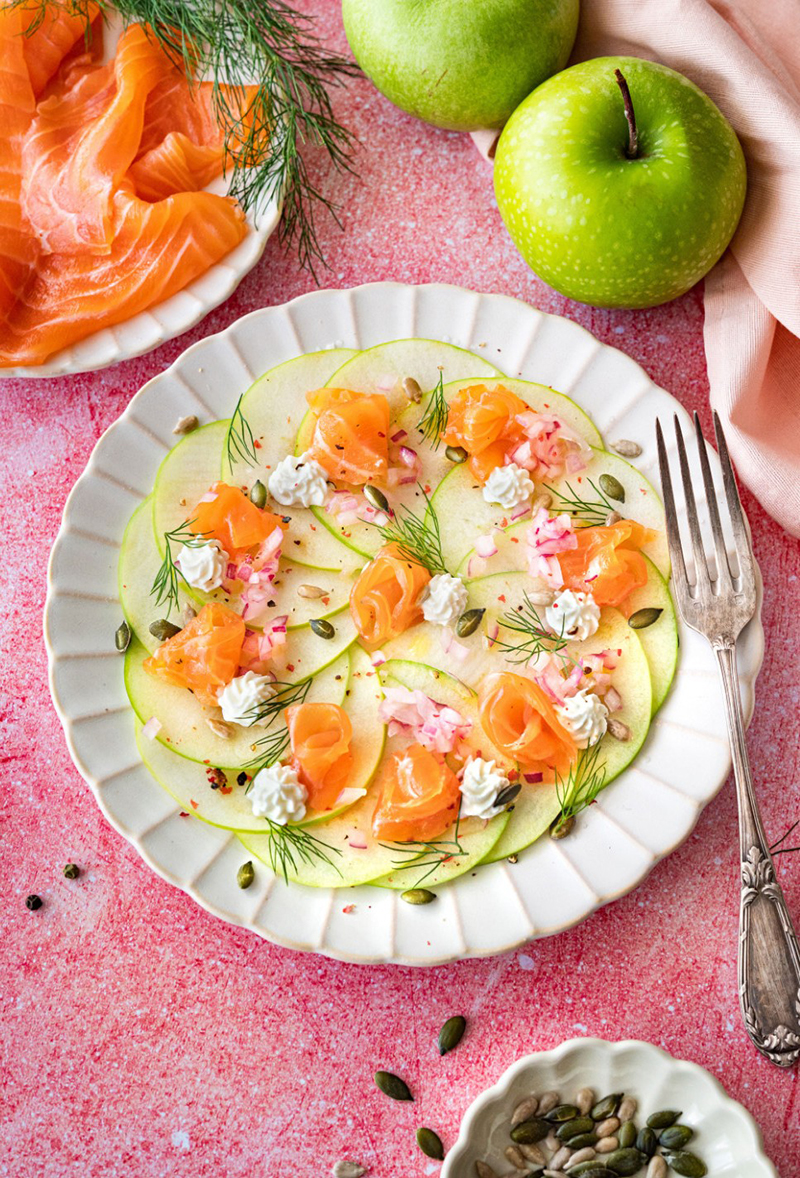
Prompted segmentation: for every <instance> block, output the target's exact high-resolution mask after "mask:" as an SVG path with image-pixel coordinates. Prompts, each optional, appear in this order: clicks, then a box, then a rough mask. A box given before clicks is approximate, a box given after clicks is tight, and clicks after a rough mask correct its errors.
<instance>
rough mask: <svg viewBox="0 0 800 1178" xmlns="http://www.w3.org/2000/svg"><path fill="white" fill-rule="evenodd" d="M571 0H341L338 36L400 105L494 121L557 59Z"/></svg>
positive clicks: (565, 41) (422, 114) (434, 114)
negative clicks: (343, 37) (344, 37)
mask: <svg viewBox="0 0 800 1178" xmlns="http://www.w3.org/2000/svg"><path fill="white" fill-rule="evenodd" d="M578 8H579V0H343V3H342V16H343V18H344V28H345V32H346V34H347V40H348V41H349V42H350V48H351V49H352V51H353V54H354V56H355V58H356V60H357V62H358V64H359V65H360V66H361V68H362V69H363V70H364V73H365V74H367V75H368V77H370V78H371V79H372V81H373V82H374V83H375V85H376V86H377V87H378V89H379V90H380V91H381V93H382V94H384V95H385V96H386V97H387V98H388V99H389V101H390V102H393V103H394V104H395V106H399V107H400V109H401V110H404V111H407V112H408V113H409V114H412V115H416V116H417V118H420V119H424V121H425V122H426V123H432V124H433V125H434V126H436V127H444V128H446V129H447V130H451V131H476V130H478V129H479V128H482V127H502V126H503V124H504V123H505V121H506V120H507V119H508V118H509V116H510V115H511V113H512V111H514V110H515V109H516V107H517V106H519V104H520V102H522V100H523V98H525V97H526V95H528V94H530V92H531V90H533V89H534V88H535V87H536V86H538V85H539V84H540V82H543V81H544V80H545V78H549V77H550V75H551V74H554V73H556V72H557V71H558V70H560V69H563V68H564V66H565V65H566V63H567V59H568V58H569V55H570V51H571V49H572V45H573V42H574V40H575V34H576V32H577V28H578Z"/></svg>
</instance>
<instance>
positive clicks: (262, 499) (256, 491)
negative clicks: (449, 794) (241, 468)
mask: <svg viewBox="0 0 800 1178" xmlns="http://www.w3.org/2000/svg"><path fill="white" fill-rule="evenodd" d="M250 502H251V503H254V504H255V505H256V507H264V505H265V504H266V502H267V488H266V487H265V486H264V484H263V483H262V482H261V479H256V481H255V482H254V483H253V485H252V487H251V488H250Z"/></svg>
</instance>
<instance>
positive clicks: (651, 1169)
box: [645, 1153, 667, 1178]
mask: <svg viewBox="0 0 800 1178" xmlns="http://www.w3.org/2000/svg"><path fill="white" fill-rule="evenodd" d="M645 1178H667V1163H666V1162H665V1161H664V1159H663V1158H662V1156H661V1154H658V1153H657V1154H656V1156H655V1157H654V1158H651V1159H650V1165H649V1166H648V1167H647V1174H646V1175H645Z"/></svg>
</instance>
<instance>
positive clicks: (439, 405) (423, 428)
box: [417, 369, 450, 450]
mask: <svg viewBox="0 0 800 1178" xmlns="http://www.w3.org/2000/svg"><path fill="white" fill-rule="evenodd" d="M449 416H450V406H449V405H448V404H447V399H446V397H445V395H444V372H443V371H442V370H441V369H440V370H439V380H438V381H437V383H436V387H435V388H434V389H432V390H431V392H430V393H429V394H428V402H427V404H426V406H425V412H424V413H423V415H422V417H421V418H420V419H419V421H418V422H417V429H418V430H419V431H420V432H421V434H422V440H423V442H430V443H431V445H432V447H433V449H434V450H438V449H439V446H440V445H441V441H442V434H443V433H444V431H445V430H446V429H447V419H448V417H449Z"/></svg>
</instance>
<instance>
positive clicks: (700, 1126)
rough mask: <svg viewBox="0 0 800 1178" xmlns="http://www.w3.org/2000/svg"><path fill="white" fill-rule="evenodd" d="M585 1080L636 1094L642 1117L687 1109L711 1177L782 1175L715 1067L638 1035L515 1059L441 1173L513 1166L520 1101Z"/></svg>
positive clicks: (574, 1087) (474, 1107)
mask: <svg viewBox="0 0 800 1178" xmlns="http://www.w3.org/2000/svg"><path fill="white" fill-rule="evenodd" d="M584 1086H588V1087H590V1088H594V1090H595V1092H597V1093H598V1096H603V1095H605V1094H606V1093H608V1092H625V1093H627V1094H629V1095H630V1096H634V1097H635V1098H636V1099H637V1101H638V1103H639V1112H638V1113H637V1123H639V1124H643V1123H644V1121H645V1120H646V1118H647V1117H648V1116H650V1114H651V1113H654V1112H657V1111H658V1110H659V1109H663V1108H676V1109H681V1110H682V1115H681V1121H682V1122H683V1123H684V1124H687V1125H690V1126H691V1127H692V1128H693V1129H694V1130H695V1134H696V1136H695V1138H694V1139H693V1141H692V1144H691V1145H690V1146H689V1147H688V1148H689V1149H692V1150H693V1151H695V1152H696V1153H697V1154H698V1155H699V1156H700V1157H702V1159H703V1161H704V1162H705V1163H706V1165H707V1166H708V1175H709V1178H778V1172H777V1170H776V1169H775V1167H774V1166H773V1165H772V1163H771V1162H770V1161H769V1160H768V1159H767V1157H766V1155H765V1154H764V1150H763V1142H762V1140H761V1133H760V1132H759V1130H758V1127H757V1125H756V1123H755V1121H754V1120H753V1118H752V1117H751V1116H750V1114H749V1113H748V1112H747V1110H746V1109H744V1108H743V1107H742V1106H741V1105H740V1104H738V1103H737V1102H736V1101H735V1100H732V1099H731V1098H730V1097H729V1096H728V1094H727V1093H726V1092H725V1090H724V1088H723V1087H722V1085H721V1084H720V1083H719V1082H718V1081H717V1080H715V1079H714V1077H713V1076H712V1075H710V1074H709V1073H708V1072H707V1071H706V1070H705V1069H704V1068H701V1067H699V1066H698V1065H697V1064H694V1063H689V1062H687V1061H686V1060H682V1059H673V1057H672V1056H671V1055H669V1054H668V1053H667V1052H666V1051H662V1050H661V1048H660V1047H654V1046H653V1045H652V1044H651V1043H642V1042H640V1041H639V1040H637V1039H627V1040H625V1041H623V1042H621V1043H608V1042H606V1041H605V1040H603V1039H569V1040H568V1041H567V1042H566V1043H562V1044H561V1045H560V1046H559V1047H555V1048H553V1050H552V1051H540V1052H537V1053H536V1054H535V1055H526V1056H524V1057H523V1058H522V1059H520V1060H518V1061H517V1062H516V1063H515V1064H512V1066H511V1067H510V1068H508V1070H507V1071H506V1072H504V1073H503V1075H502V1076H501V1077H500V1079H499V1080H498V1082H497V1083H496V1084H495V1085H493V1087H491V1088H488V1089H487V1090H486V1091H485V1092H482V1093H481V1095H480V1096H478V1097H477V1099H475V1100H474V1101H473V1102H472V1104H471V1105H470V1106H469V1108H468V1109H467V1111H466V1113H465V1115H464V1119H463V1121H462V1122H461V1130H460V1132H459V1135H458V1140H457V1141H456V1143H455V1145H454V1146H453V1148H452V1149H451V1150H450V1151H449V1153H448V1154H447V1157H446V1158H445V1162H444V1165H443V1166H442V1171H441V1178H475V1173H476V1171H475V1162H476V1161H484V1162H488V1164H489V1165H490V1166H491V1167H492V1168H493V1169H494V1170H495V1171H496V1172H497V1173H498V1174H502V1175H505V1174H507V1172H508V1170H509V1168H510V1167H509V1163H508V1162H507V1161H506V1159H505V1158H504V1156H503V1149H504V1148H505V1147H506V1146H507V1145H509V1144H510V1138H509V1136H508V1131H509V1123H510V1120H511V1114H512V1112H513V1110H514V1108H515V1107H516V1105H517V1104H518V1103H519V1102H520V1101H521V1100H522V1099H523V1098H524V1097H526V1096H529V1095H531V1094H532V1093H541V1092H548V1091H551V1090H553V1091H557V1092H559V1093H560V1094H561V1096H562V1097H563V1098H564V1099H565V1100H568V1099H569V1098H570V1097H571V1096H572V1094H574V1093H575V1092H577V1091H578V1089H579V1088H583V1087H584ZM515 1173H516V1171H515ZM670 1175H672V1171H670ZM609 1178H613V1176H612V1175H611V1174H610V1172H609Z"/></svg>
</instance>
